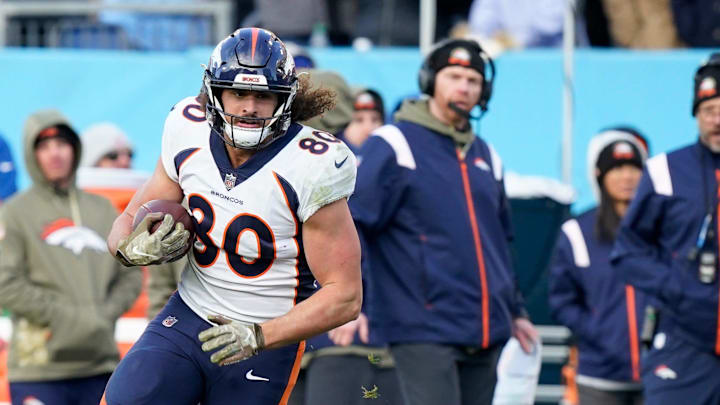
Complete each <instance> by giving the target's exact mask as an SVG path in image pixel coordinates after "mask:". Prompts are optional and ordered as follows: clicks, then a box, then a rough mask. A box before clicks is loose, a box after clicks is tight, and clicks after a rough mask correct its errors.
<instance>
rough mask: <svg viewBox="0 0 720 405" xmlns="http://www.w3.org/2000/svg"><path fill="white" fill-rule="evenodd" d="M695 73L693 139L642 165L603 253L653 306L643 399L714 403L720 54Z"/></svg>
mask: <svg viewBox="0 0 720 405" xmlns="http://www.w3.org/2000/svg"><path fill="white" fill-rule="evenodd" d="M694 79H695V80H694V88H693V90H694V99H693V104H692V114H693V116H695V119H696V122H697V127H698V132H699V137H698V140H697V142H695V143H694V144H691V145H688V146H685V147H683V148H680V149H677V150H675V151H672V152H669V153H667V154H665V153H663V154H660V155H657V156H655V157H653V158H651V159H649V160H648V161H647V168H646V169H645V172H644V173H643V177H642V179H641V180H640V185H639V186H638V190H637V194H636V196H635V198H634V199H633V201H632V203H631V204H630V207H629V208H628V211H627V214H626V215H625V217H624V218H623V220H622V224H621V226H620V230H619V232H618V235H617V240H616V242H615V246H614V248H613V251H612V254H611V257H610V260H611V263H612V265H613V266H614V267H615V270H616V272H617V274H618V276H619V278H620V280H621V281H622V282H625V283H627V284H630V285H632V286H633V287H635V288H636V289H638V290H640V291H642V292H644V293H646V294H648V295H649V296H650V297H651V298H652V299H654V300H657V302H658V303H659V305H660V315H659V320H658V325H657V331H656V333H655V334H654V339H653V343H652V348H651V349H650V351H649V352H648V353H647V355H646V356H645V357H644V358H643V363H644V365H643V373H642V382H643V386H644V397H645V403H646V404H648V405H664V404H679V403H684V402H688V401H690V402H692V403H693V404H697V405H710V404H718V403H720V380H719V378H720V377H718V376H720V317H719V312H718V288H719V284H718V244H720V235H719V232H718V231H720V227H719V225H718V224H719V223H720V222H718V207H719V206H720V202H719V201H718V196H720V88H718V83H719V82H720V53H714V54H712V55H711V56H710V59H709V60H708V61H707V62H706V63H705V64H703V65H702V66H700V67H699V68H698V69H697V71H696V73H695V78H694Z"/></svg>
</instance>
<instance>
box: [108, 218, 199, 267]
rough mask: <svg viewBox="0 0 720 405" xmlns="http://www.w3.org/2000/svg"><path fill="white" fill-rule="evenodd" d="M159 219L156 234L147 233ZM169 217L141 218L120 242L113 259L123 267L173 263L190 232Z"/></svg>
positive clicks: (186, 244)
mask: <svg viewBox="0 0 720 405" xmlns="http://www.w3.org/2000/svg"><path fill="white" fill-rule="evenodd" d="M160 218H162V223H161V224H160V226H159V227H158V229H157V230H155V232H153V233H150V228H151V226H152V224H153V223H154V222H155V221H157V220H159V219H160ZM174 222H175V220H174V219H173V217H172V215H170V214H165V216H164V217H163V216H162V214H161V213H150V214H147V215H146V216H145V218H143V220H142V221H141V222H140V224H138V226H137V227H136V228H135V230H133V231H132V233H131V234H130V235H128V237H127V238H125V239H123V240H121V241H120V243H119V244H118V249H117V253H116V257H117V258H118V260H120V262H122V264H124V265H125V266H147V265H150V264H161V263H167V262H170V261H173V260H174V259H177V258H178V257H179V256H181V255H182V254H184V253H185V248H186V247H187V246H188V239H189V238H190V232H188V231H187V230H186V229H185V227H184V226H183V224H182V222H177V223H175V224H174V225H173V223H174Z"/></svg>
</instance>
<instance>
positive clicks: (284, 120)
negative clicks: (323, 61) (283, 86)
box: [205, 84, 297, 149]
mask: <svg viewBox="0 0 720 405" xmlns="http://www.w3.org/2000/svg"><path fill="white" fill-rule="evenodd" d="M207 89H209V91H208V103H207V105H206V106H205V108H206V116H207V118H208V122H210V123H211V127H212V129H213V132H215V134H216V135H218V136H220V137H221V138H222V139H223V141H225V143H227V144H228V145H230V146H232V147H234V148H240V149H261V148H263V147H265V146H267V145H269V144H270V143H272V142H273V141H274V140H275V139H277V138H279V137H280V136H282V135H284V134H285V132H286V131H287V130H288V127H289V126H290V116H291V106H292V102H293V100H294V98H295V93H296V90H297V84H295V85H293V86H292V88H291V89H290V90H275V91H271V90H268V88H267V87H266V86H262V87H260V86H253V88H250V87H247V86H237V85H212V84H211V85H209V86H208V87H207ZM223 90H230V91H232V90H249V91H265V92H267V91H270V92H272V93H274V94H275V95H277V105H276V106H275V109H274V112H273V114H272V116H269V117H257V116H242V115H236V114H231V113H229V112H227V111H225V110H224V106H223V103H222V99H221V94H222V92H223ZM239 122H244V123H251V124H258V126H257V127H245V126H241V125H237V124H238V123H239Z"/></svg>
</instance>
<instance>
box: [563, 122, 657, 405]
mask: <svg viewBox="0 0 720 405" xmlns="http://www.w3.org/2000/svg"><path fill="white" fill-rule="evenodd" d="M646 155H647V154H646V152H645V149H644V146H643V145H642V143H640V141H639V140H638V139H637V138H636V137H635V136H634V135H633V134H631V133H628V132H625V131H620V130H608V131H604V132H601V133H600V134H598V135H597V136H595V137H594V138H593V139H592V140H591V141H590V146H589V147H588V174H589V177H590V181H591V182H592V183H591V184H592V185H593V186H594V189H595V190H596V196H597V197H599V205H598V206H597V207H593V208H592V209H590V210H588V211H586V212H584V213H583V214H581V215H579V216H578V217H577V218H574V219H570V220H568V221H566V222H565V223H564V224H563V225H562V232H561V233H560V235H559V236H558V240H557V243H556V247H555V255H554V258H553V261H552V265H551V266H550V280H549V281H550V283H549V290H550V291H549V295H550V308H551V311H552V314H553V316H554V317H555V319H557V320H558V321H559V322H560V323H561V324H563V325H565V326H567V327H568V328H570V330H571V331H572V332H573V335H574V336H575V338H576V342H577V345H578V348H579V366H578V376H577V379H576V381H577V386H578V391H579V397H580V404H581V405H594V404H603V405H612V404H614V405H634V404H640V403H642V385H641V383H640V336H639V335H640V330H641V324H642V320H643V314H644V309H645V298H644V295H643V294H641V293H636V291H635V289H634V288H633V287H630V286H627V285H625V284H624V283H622V282H620V281H619V280H618V278H617V276H616V274H615V273H614V272H613V270H612V268H611V267H610V250H611V249H612V245H613V242H614V241H615V234H616V233H617V229H618V227H619V226H620V220H621V219H622V217H623V216H624V215H625V212H626V211H627V207H628V205H629V204H630V201H631V200H632V197H633V195H634V194H635V189H636V188H637V185H638V182H639V181H640V176H641V175H642V168H643V164H644V161H645V159H646Z"/></svg>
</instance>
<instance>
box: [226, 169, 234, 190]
mask: <svg viewBox="0 0 720 405" xmlns="http://www.w3.org/2000/svg"><path fill="white" fill-rule="evenodd" d="M235 179H237V177H235V176H234V175H233V174H232V173H226V174H225V188H226V189H227V190H228V191H230V190H231V189H232V188H233V187H235Z"/></svg>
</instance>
